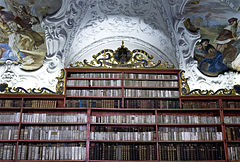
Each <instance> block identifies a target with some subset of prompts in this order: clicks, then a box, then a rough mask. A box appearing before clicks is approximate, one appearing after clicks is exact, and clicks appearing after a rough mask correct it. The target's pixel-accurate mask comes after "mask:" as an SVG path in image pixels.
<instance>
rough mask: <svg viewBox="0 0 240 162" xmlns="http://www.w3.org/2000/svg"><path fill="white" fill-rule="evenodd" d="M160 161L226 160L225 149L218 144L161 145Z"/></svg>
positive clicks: (159, 148) (159, 147) (159, 149)
mask: <svg viewBox="0 0 240 162" xmlns="http://www.w3.org/2000/svg"><path fill="white" fill-rule="evenodd" d="M158 151H159V160H166V161H180V160H183V161H193V160H196V161H197V160H224V159H225V156H224V148H223V146H222V145H220V144H218V143H216V144H215V143H213V144H209V143H204V144H160V145H159V146H158Z"/></svg>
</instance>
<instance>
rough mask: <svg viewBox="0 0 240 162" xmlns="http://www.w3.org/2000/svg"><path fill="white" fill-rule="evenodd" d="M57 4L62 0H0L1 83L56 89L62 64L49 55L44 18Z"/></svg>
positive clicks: (21, 86)
mask: <svg viewBox="0 0 240 162" xmlns="http://www.w3.org/2000/svg"><path fill="white" fill-rule="evenodd" d="M60 7H61V0H0V84H5V83H7V84H8V87H12V88H16V87H18V88H22V89H25V90H30V89H39V88H40V89H41V88H45V89H48V90H49V92H50V91H51V92H55V91H56V84H57V83H58V80H57V79H56V78H57V77H58V76H59V75H60V74H61V69H62V68H63V67H62V66H61V65H59V67H56V66H55V65H56V64H57V63H55V64H54V63H53V62H57V60H56V59H55V58H53V57H49V56H48V51H47V46H46V44H48V41H47V40H46V39H45V31H46V28H47V25H46V24H44V23H43V21H44V19H45V18H46V17H47V16H49V15H51V14H55V13H56V12H58V10H59V8H60ZM3 93H4V92H3ZM29 93H30V92H29Z"/></svg>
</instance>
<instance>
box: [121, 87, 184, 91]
mask: <svg viewBox="0 0 240 162" xmlns="http://www.w3.org/2000/svg"><path fill="white" fill-rule="evenodd" d="M123 88H124V89H177V90H178V89H179V87H157V86H156V87H150V86H149V87H146V86H144V87H140V86H138V87H137V86H124V87H123Z"/></svg>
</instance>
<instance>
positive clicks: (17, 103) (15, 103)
mask: <svg viewBox="0 0 240 162" xmlns="http://www.w3.org/2000/svg"><path fill="white" fill-rule="evenodd" d="M21 106H22V101H21V100H0V107H21Z"/></svg>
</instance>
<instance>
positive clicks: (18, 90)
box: [0, 69, 66, 95]
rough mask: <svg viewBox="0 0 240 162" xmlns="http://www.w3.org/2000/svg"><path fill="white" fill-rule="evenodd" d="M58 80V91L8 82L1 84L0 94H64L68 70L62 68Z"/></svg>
mask: <svg viewBox="0 0 240 162" xmlns="http://www.w3.org/2000/svg"><path fill="white" fill-rule="evenodd" d="M56 79H57V80H58V82H57V84H56V92H54V91H52V90H50V89H48V88H46V87H42V88H29V89H25V88H23V87H9V86H8V84H7V83H1V84H0V94H29V95H33V94H34V95H64V89H65V79H66V72H65V70H64V69H62V70H61V75H60V76H59V77H56Z"/></svg>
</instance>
